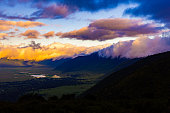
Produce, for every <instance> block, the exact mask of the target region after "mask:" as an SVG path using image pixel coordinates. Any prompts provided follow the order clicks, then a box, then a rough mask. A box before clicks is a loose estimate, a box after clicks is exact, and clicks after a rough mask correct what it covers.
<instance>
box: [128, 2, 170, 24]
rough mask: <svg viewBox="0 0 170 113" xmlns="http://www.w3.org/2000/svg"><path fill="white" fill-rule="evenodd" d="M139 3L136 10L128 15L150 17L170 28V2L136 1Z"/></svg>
mask: <svg viewBox="0 0 170 113" xmlns="http://www.w3.org/2000/svg"><path fill="white" fill-rule="evenodd" d="M135 1H137V2H138V3H139V6H138V7H136V8H131V9H128V10H127V11H126V13H127V14H132V15H134V16H142V17H147V16H148V17H149V18H150V19H155V20H158V21H161V22H164V23H166V25H167V27H170V12H169V10H170V7H169V4H170V0H135Z"/></svg>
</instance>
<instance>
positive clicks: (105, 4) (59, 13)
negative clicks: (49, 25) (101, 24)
mask: <svg viewBox="0 0 170 113" xmlns="http://www.w3.org/2000/svg"><path fill="white" fill-rule="evenodd" d="M128 1H129V0H12V1H11V0H2V3H3V4H6V5H9V6H15V5H16V4H21V3H24V4H27V3H28V4H30V5H31V7H32V8H37V9H38V11H36V12H34V13H32V14H31V15H27V16H20V15H19V16H16V15H15V16H13V15H12V16H11V15H8V14H5V13H4V12H0V17H1V18H6V19H24V20H36V19H42V18H51V19H56V18H65V17H67V16H68V15H70V14H72V13H74V12H76V11H90V12H94V11H98V10H101V9H108V8H114V7H116V6H118V5H119V4H121V3H128Z"/></svg>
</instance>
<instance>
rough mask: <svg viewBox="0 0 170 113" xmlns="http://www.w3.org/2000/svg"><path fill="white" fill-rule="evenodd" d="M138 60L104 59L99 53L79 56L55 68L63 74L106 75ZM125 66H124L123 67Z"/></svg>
mask: <svg viewBox="0 0 170 113" xmlns="http://www.w3.org/2000/svg"><path fill="white" fill-rule="evenodd" d="M136 60H137V59H126V58H114V59H112V58H103V57H99V56H98V53H93V54H91V55H87V56H79V57H77V58H74V59H72V60H69V61H67V62H65V63H63V64H61V65H59V66H57V67H56V68H55V70H58V71H62V72H77V71H84V72H93V73H106V72H110V71H113V70H114V71H115V70H119V69H121V68H123V67H126V66H128V65H130V64H132V63H134V62H135V61H136ZM121 64H123V65H121Z"/></svg>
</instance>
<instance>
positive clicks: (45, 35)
mask: <svg viewBox="0 0 170 113" xmlns="http://www.w3.org/2000/svg"><path fill="white" fill-rule="evenodd" d="M54 35H55V33H54V31H50V32H48V33H45V34H43V36H44V37H45V38H49V37H53V36H54Z"/></svg>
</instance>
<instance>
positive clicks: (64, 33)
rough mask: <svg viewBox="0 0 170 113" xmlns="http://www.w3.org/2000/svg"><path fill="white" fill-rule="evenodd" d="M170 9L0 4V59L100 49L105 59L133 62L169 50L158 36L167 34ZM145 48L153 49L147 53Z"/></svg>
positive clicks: (153, 3) (71, 2)
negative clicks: (121, 59) (120, 59)
mask: <svg viewBox="0 0 170 113" xmlns="http://www.w3.org/2000/svg"><path fill="white" fill-rule="evenodd" d="M169 4H170V1H169V0H150V1H147V0H142V1H141V0H0V58H8V59H22V60H36V61H40V60H45V59H51V58H52V59H58V58H63V57H75V56H78V55H82V54H90V53H93V52H95V51H99V50H101V49H102V51H101V52H100V53H101V54H100V55H101V56H104V57H109V56H112V57H114V56H117V55H121V56H122V57H129V58H134V57H145V56H147V55H152V54H156V53H159V52H164V51H168V50H169V45H168V44H169V42H168V39H169V36H168V35H166V36H165V35H162V34H168V33H169V28H170V14H169V10H170V7H169ZM141 40H142V41H141ZM162 40H163V41H162ZM137 42H138V43H139V42H140V44H136V43H137ZM146 43H152V47H155V48H153V49H150V51H149V52H148V51H147V50H149V49H147V48H149V45H148V44H146ZM126 44H127V45H126ZM118 45H119V46H118ZM125 45H126V46H125ZM134 45H135V47H134ZM139 45H140V46H139ZM141 45H142V46H141ZM138 46H139V47H138ZM140 47H143V48H145V49H142V51H141V49H140ZM104 48H105V49H104ZM120 48H121V49H120ZM127 48H129V49H128V50H127ZM133 48H138V50H134V49H133ZM150 48H151V47H150ZM73 49H74V50H73ZM110 50H111V51H110ZM28 51H29V52H28ZM106 51H107V52H106ZM117 51H118V52H117ZM122 51H125V52H122ZM129 51H134V52H129ZM146 51H147V52H146ZM118 53H121V54H118ZM125 53H126V55H125ZM139 53H145V54H139Z"/></svg>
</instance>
